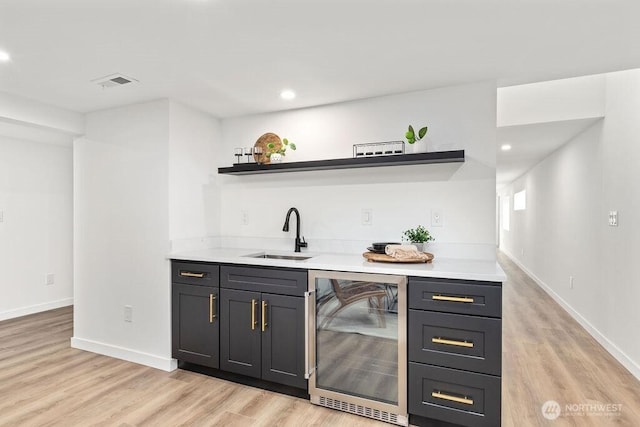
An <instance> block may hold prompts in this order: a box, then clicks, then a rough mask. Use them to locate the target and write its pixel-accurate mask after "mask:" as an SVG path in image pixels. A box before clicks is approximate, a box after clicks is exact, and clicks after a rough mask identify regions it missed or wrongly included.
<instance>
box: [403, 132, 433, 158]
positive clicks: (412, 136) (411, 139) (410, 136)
mask: <svg viewBox="0 0 640 427" xmlns="http://www.w3.org/2000/svg"><path fill="white" fill-rule="evenodd" d="M428 129H429V128H428V127H427V126H425V127H423V128H420V130H418V133H417V134H416V131H415V130H413V126H411V125H409V128H408V129H407V131H406V132H405V133H404V137H405V138H406V140H407V144H409V146H405V148H409V147H411V150H408V152H410V153H411V152H414V151H416V150H417V149H414V148H413V147H414V145H413V144H415V143H416V142H417V141H420V140H421V139H422V138H424V136H425V135H426V134H427V130H428Z"/></svg>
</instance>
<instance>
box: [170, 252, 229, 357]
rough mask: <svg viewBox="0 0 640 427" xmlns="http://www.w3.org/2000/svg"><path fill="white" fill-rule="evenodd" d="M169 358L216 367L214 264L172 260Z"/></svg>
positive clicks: (216, 302) (217, 311)
mask: <svg viewBox="0 0 640 427" xmlns="http://www.w3.org/2000/svg"><path fill="white" fill-rule="evenodd" d="M172 280H173V284H172V309H171V310H172V313H171V335H172V349H171V353H172V357H174V358H175V359H178V360H182V361H185V362H192V363H197V364H199V365H203V366H209V367H212V368H218V367H219V363H220V352H219V342H220V337H219V335H220V320H219V318H218V314H219V310H218V299H219V293H220V291H219V287H218V283H219V275H218V266H213V265H208V264H199V263H184V262H173V263H172Z"/></svg>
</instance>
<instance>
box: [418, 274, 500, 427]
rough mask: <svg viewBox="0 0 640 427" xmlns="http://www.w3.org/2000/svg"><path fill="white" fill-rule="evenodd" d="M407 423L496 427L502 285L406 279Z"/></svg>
mask: <svg viewBox="0 0 640 427" xmlns="http://www.w3.org/2000/svg"><path fill="white" fill-rule="evenodd" d="M408 286H409V317H408V337H407V338H408V359H409V367H408V374H409V390H408V404H409V405H408V406H409V414H410V417H411V423H412V424H415V425H430V423H437V422H446V423H452V424H456V425H463V426H470V427H482V426H500V420H501V417H500V411H501V373H502V320H501V314H502V310H501V308H502V286H501V283H497V282H475V281H466V280H451V279H431V278H418V277H410V278H409V284H408Z"/></svg>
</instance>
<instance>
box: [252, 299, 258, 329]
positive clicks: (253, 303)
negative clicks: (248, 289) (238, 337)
mask: <svg viewBox="0 0 640 427" xmlns="http://www.w3.org/2000/svg"><path fill="white" fill-rule="evenodd" d="M257 323H258V322H256V300H254V299H252V300H251V330H252V331H253V330H255V329H256V324H257Z"/></svg>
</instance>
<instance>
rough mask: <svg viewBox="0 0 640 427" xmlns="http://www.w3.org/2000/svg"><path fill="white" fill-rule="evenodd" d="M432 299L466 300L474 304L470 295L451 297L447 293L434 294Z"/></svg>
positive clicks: (465, 301)
mask: <svg viewBox="0 0 640 427" xmlns="http://www.w3.org/2000/svg"><path fill="white" fill-rule="evenodd" d="M431 299H432V300H436V301H450V302H464V303H468V304H473V298H469V297H450V296H446V295H432V296H431Z"/></svg>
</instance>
